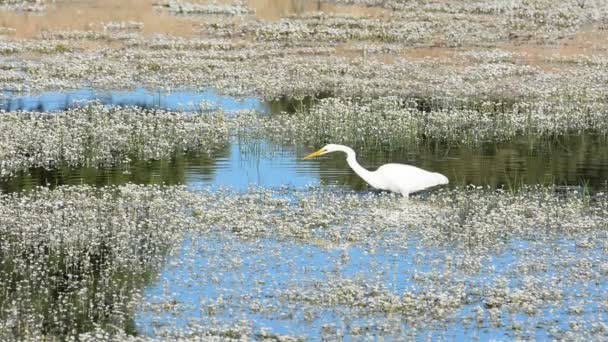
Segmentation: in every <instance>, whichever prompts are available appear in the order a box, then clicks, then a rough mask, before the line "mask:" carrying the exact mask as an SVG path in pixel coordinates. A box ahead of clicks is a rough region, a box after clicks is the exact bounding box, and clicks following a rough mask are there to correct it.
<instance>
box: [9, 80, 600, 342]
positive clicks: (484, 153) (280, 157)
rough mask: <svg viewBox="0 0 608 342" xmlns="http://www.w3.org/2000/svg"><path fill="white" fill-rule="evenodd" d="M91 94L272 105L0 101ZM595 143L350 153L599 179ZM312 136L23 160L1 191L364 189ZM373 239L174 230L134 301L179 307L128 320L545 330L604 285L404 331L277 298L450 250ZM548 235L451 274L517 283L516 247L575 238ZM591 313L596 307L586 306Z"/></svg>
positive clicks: (564, 244) (399, 289)
mask: <svg viewBox="0 0 608 342" xmlns="http://www.w3.org/2000/svg"><path fill="white" fill-rule="evenodd" d="M93 100H95V101H100V102H102V103H105V104H108V105H130V106H140V107H146V108H149V107H160V108H165V109H170V110H196V109H197V108H199V103H200V102H201V101H206V102H207V103H209V104H210V105H211V106H212V107H217V108H220V109H223V110H225V111H232V110H238V109H255V110H259V111H267V112H270V115H272V110H270V109H269V108H272V105H271V104H268V103H264V102H262V101H261V100H259V99H255V98H252V99H247V100H244V101H241V100H238V99H232V98H228V97H222V96H219V95H217V94H216V93H213V92H211V91H209V92H203V93H197V92H177V93H173V95H164V94H162V93H158V96H156V95H155V93H151V92H149V91H146V90H144V89H139V90H136V91H131V92H96V91H88V90H87V91H79V92H74V93H69V94H68V93H56V92H55V93H48V94H43V95H40V96H38V97H35V96H34V97H21V98H17V99H15V98H9V99H5V100H3V101H1V102H0V108H5V110H17V109H20V110H40V111H57V110H62V109H65V108H68V107H70V106H73V105H79V104H81V103H82V102H87V101H93ZM604 146H605V140H604V139H602V138H601V137H598V136H594V135H591V134H585V135H576V136H566V137H560V138H553V139H551V140H547V141H541V142H530V141H527V140H526V139H521V140H517V141H512V142H505V143H485V144H482V145H480V146H476V147H470V146H460V147H453V146H452V147H449V146H445V145H442V144H441V143H428V144H424V146H418V147H412V148H411V149H408V150H400V151H390V152H389V151H386V150H383V149H381V148H368V149H364V150H362V151H359V152H360V153H359V160H360V161H361V163H362V164H363V165H364V166H367V167H370V168H375V167H377V166H379V165H381V164H384V163H387V162H389V161H390V162H404V163H410V164H413V165H416V166H419V167H423V168H426V169H429V170H433V171H438V172H442V173H444V174H446V175H447V176H448V177H449V178H450V180H451V183H452V184H457V185H460V184H467V183H472V184H476V185H485V186H490V187H499V186H502V185H506V186H511V185H513V186H517V185H518V184H522V183H523V184H536V183H549V184H557V185H569V186H583V185H589V186H590V187H592V188H596V189H605V188H606V187H607V185H606V182H607V180H608V152H607V151H606V149H605V147H604ZM317 147H318V146H317ZM312 149H313V147H309V146H306V147H295V146H282V145H279V144H275V143H273V142H271V140H266V139H261V140H249V141H240V140H237V139H232V140H231V141H230V144H229V145H228V146H227V147H226V148H225V149H224V150H222V151H220V152H218V153H216V154H215V155H212V156H206V155H197V154H196V153H188V154H180V155H175V156H174V157H173V158H170V159H166V160H156V161H134V162H133V163H132V164H131V165H130V166H129V167H128V168H125V167H121V166H117V167H108V168H84V167H83V168H70V167H67V166H66V167H61V168H57V169H55V170H42V169H32V170H29V172H23V173H22V174H20V175H19V176H17V177H13V178H11V179H5V180H2V181H1V182H0V188H1V189H2V191H4V192H11V191H18V190H22V189H28V188H31V187H32V186H34V185H49V186H51V187H52V186H58V185H61V184H81V183H85V184H96V185H99V186H102V185H110V184H124V183H127V182H135V183H141V184H148V183H166V184H186V185H187V186H188V187H190V188H192V189H196V188H204V187H209V186H210V187H212V188H220V187H228V188H234V189H238V190H244V189H246V188H247V187H248V186H250V185H257V186H261V187H267V188H273V187H283V186H289V187H304V186H308V185H318V184H331V185H334V186H335V185H337V186H340V187H347V188H352V189H356V190H361V189H365V184H364V183H363V182H362V181H361V180H360V179H358V177H357V176H356V175H355V174H353V173H352V172H351V171H350V169H349V168H348V166H347V165H346V162H345V161H344V158H343V156H341V155H330V156H328V157H325V158H319V159H318V160H312V161H302V160H301V157H302V156H303V155H305V154H306V153H307V152H309V151H310V150H312ZM375 240H377V241H379V243H380V244H383V243H384V242H387V243H386V245H383V246H381V247H382V248H375V249H370V248H369V246H367V245H365V244H353V245H344V246H336V247H335V248H324V247H319V246H316V245H314V244H305V243H301V242H295V241H280V240H273V239H260V240H252V241H248V240H242V239H241V238H238V237H236V236H230V235H225V234H223V235H221V236H216V237H213V236H211V237H209V236H207V237H204V238H199V237H196V236H192V237H190V238H189V239H187V240H186V241H184V244H183V245H182V247H181V251H180V253H179V254H178V255H176V256H174V257H171V258H169V259H168V262H167V266H166V267H165V269H164V270H162V272H161V273H160V276H159V279H158V281H157V282H156V283H155V284H154V285H153V286H150V287H149V288H147V289H146V290H145V294H144V302H145V305H148V306H154V305H162V303H166V302H174V303H178V304H179V306H180V308H179V310H177V311H169V312H167V311H164V310H161V311H154V310H140V311H137V312H135V321H136V323H137V326H138V329H139V331H140V332H141V333H142V334H144V335H155V334H157V333H160V332H162V330H163V329H168V330H173V331H175V330H180V329H184V328H185V327H187V326H190V325H191V324H199V325H203V326H204V325H205V324H207V325H208V324H209V322H212V323H211V324H228V325H233V324H238V322H239V320H246V321H248V322H251V323H252V324H253V327H252V329H253V331H260V330H262V329H267V330H269V331H271V332H273V333H277V334H290V335H295V336H308V337H309V338H312V339H320V338H323V337H327V336H325V335H324V331H327V328H326V327H327V326H334V327H337V329H338V330H339V331H341V332H342V334H343V335H342V336H349V337H351V338H357V335H356V334H359V333H360V332H361V331H363V332H365V331H368V332H370V333H371V334H372V335H377V334H381V333H383V332H382V329H385V328H386V327H389V328H391V329H397V331H400V332H401V335H403V334H405V335H408V334H409V335H408V336H410V337H422V336H433V337H436V338H449V339H469V338H473V337H477V338H483V339H486V338H498V339H501V338H514V337H523V338H538V339H545V338H550V335H548V332H547V330H546V329H544V328H543V326H545V325H552V326H554V327H556V328H557V329H561V330H564V331H565V330H567V329H568V324H569V323H570V322H568V321H567V320H568V319H569V318H570V315H569V313H568V312H567V310H568V307H569V305H570V304H571V303H570V302H571V301H576V300H577V298H579V297H578V294H579V293H584V296H586V298H599V299H601V298H602V295H601V294H602V293H605V292H606V291H607V290H608V288H606V284H596V283H594V282H586V283H585V282H581V283H577V284H567V283H564V285H563V288H562V289H560V290H561V291H562V293H563V294H564V297H565V300H564V302H563V303H561V304H560V305H558V306H555V307H551V308H543V309H542V311H541V314H539V315H535V316H534V315H533V316H528V315H523V314H519V313H517V314H513V315H509V316H507V317H503V318H501V321H502V323H501V325H500V326H492V325H490V324H489V323H488V320H487V319H485V320H484V323H480V324H473V325H465V324H463V323H462V322H463V321H464V320H467V319H473V320H474V317H475V313H474V312H475V310H476V308H477V307H478V306H483V303H479V302H475V300H474V298H472V299H471V302H470V303H469V304H467V305H465V306H463V307H462V308H461V310H460V311H458V312H456V313H455V314H454V315H453V316H451V317H450V318H449V319H448V321H447V322H448V323H447V325H443V326H433V325H429V326H428V327H425V328H422V329H421V328H420V327H418V330H413V332H412V333H411V334H410V333H406V332H407V331H408V329H410V328H411V326H409V323H407V322H405V321H400V318H399V316H396V317H395V316H394V315H386V314H382V313H378V314H373V315H359V314H357V313H356V310H354V311H353V309H352V308H350V309H349V308H345V310H346V311H345V312H346V314H343V313H341V310H337V309H336V307H333V306H327V307H323V306H321V307H318V306H316V307H315V306H311V305H307V304H306V303H301V302H300V303H286V302H285V301H283V300H282V299H281V296H280V295H281V293H283V292H284V291H286V290H289V289H293V288H298V286H302V285H304V286H312V285H311V284H313V283H318V284H325V283H328V282H331V281H336V280H346V281H355V282H356V281H363V282H364V283H369V284H379V285H381V286H382V287H383V288H384V289H386V290H387V291H388V292H389V293H391V294H393V295H396V296H399V295H401V294H402V293H403V292H404V291H412V292H415V291H416V288H417V283H416V281H415V278H416V275H417V274H418V275H419V274H424V273H426V272H431V271H437V272H438V273H439V274H441V273H442V272H444V271H445V270H446V267H448V266H445V265H443V264H441V263H440V262H439V261H441V260H446V257H447V256H454V255H455V254H454V253H458V251H456V250H452V249H449V248H445V249H439V250H438V249H433V248H428V247H425V246H420V245H418V243H417V242H418V240H417V239H416V237H414V236H413V237H412V238H411V239H410V240H409V244H408V245H405V246H395V245H393V244H390V243H388V241H390V237H384V238H383V237H377V238H375ZM383 241H384V242H383ZM554 244H556V245H558V247H559V248H557V247H555V246H553V245H551V244H547V245H544V246H543V245H539V244H534V243H532V242H530V241H513V242H511V243H510V245H509V246H510V247H509V248H507V250H506V251H504V252H502V253H491V254H490V255H489V256H488V257H487V258H485V259H483V260H482V263H481V267H480V271H479V273H477V274H473V275H467V276H466V277H464V278H458V279H460V280H462V281H464V282H465V283H466V284H467V286H470V287H475V286H477V287H480V288H483V287H484V286H488V287H491V286H492V285H493V283H494V282H496V281H497V279H498V278H501V277H504V278H507V279H511V280H512V282H511V283H510V284H509V285H508V287H509V288H510V289H513V290H515V289H518V288H521V285H522V284H521V279H517V277H515V275H516V274H517V272H518V271H517V267H518V259H519V258H520V257H522V256H525V257H529V256H530V255H534V254H535V253H536V254H538V255H539V257H542V256H546V255H554V258H555V260H549V261H547V264H548V265H549V267H552V266H551V265H553V264H555V265H559V264H560V260H559V256H558V255H556V254H555V253H553V252H552V248H554V247H555V248H557V249H558V250H559V249H564V248H570V247H571V246H574V242H572V241H569V240H567V239H564V240H563V241H561V242H560V241H557V242H554ZM543 248H544V249H543ZM573 253H574V254H576V253H577V252H576V251H574V252H573ZM604 254H605V252H604V251H602V250H600V249H597V250H596V249H592V250H590V251H585V252H581V254H580V255H581V257H584V258H587V259H597V258H600V259H601V258H603V257H604ZM416 258H417V259H416ZM545 261H546V260H545ZM438 265H439V266H438ZM437 267H439V268H442V267H443V269H438V268H437ZM497 270H498V271H497ZM561 271H562V270H560V269H559V266H556V269H555V271H553V270H551V269H549V270H548V271H546V272H544V273H543V275H542V276H544V277H547V281H549V280H550V279H549V278H551V277H559V276H561V275H560V273H559V272H561ZM313 287H314V286H313ZM573 304H576V303H573ZM145 305H144V306H145ZM351 314H352V315H351ZM598 315H600V316H601V317H600V318H598V317H599V316H598ZM604 316H605V313H604V312H603V311H602V310H601V309H600V308H599V307H598V305H596V304H593V303H586V304H585V306H584V307H583V311H582V314H580V315H579V317H580V318H581V319H593V320H597V321H606V317H604ZM395 322H397V323H395ZM513 326H523V327H524V329H526V331H524V332H523V333H522V332H518V331H515V330H513V329H512V327H513ZM539 327H540V328H539ZM366 329H367V330H366ZM370 329H371V330H370ZM374 329H378V330H377V331H375V330H374ZM356 331H358V333H355V332H356ZM398 335H399V334H398Z"/></svg>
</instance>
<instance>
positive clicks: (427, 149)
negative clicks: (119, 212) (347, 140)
mask: <svg viewBox="0 0 608 342" xmlns="http://www.w3.org/2000/svg"><path fill="white" fill-rule="evenodd" d="M12 95H13V94H11V93H6V92H5V93H4V94H3V97H0V109H4V111H17V110H28V111H42V112H55V111H60V110H65V109H67V108H71V107H75V106H82V105H86V104H87V103H91V102H92V101H95V102H100V103H102V104H105V105H111V106H136V107H142V108H162V109H167V110H180V111H181V110H185V111H198V110H213V109H221V110H223V111H225V112H227V113H230V112H234V111H238V110H256V111H258V112H262V113H267V114H268V115H272V114H273V113H277V112H281V111H290V110H293V108H294V107H296V106H311V105H314V99H310V98H305V99H304V100H302V101H295V100H292V99H282V100H278V101H272V102H265V101H263V100H261V99H258V98H255V97H251V98H245V99H237V98H232V97H229V96H222V95H219V94H217V93H216V92H214V91H213V90H205V91H199V92H197V91H173V92H163V91H149V90H146V89H143V88H142V89H136V90H132V91H95V90H90V89H89V90H87V89H84V90H78V91H72V92H49V93H43V94H40V95H36V96H12ZM322 96H327V94H322ZM270 138H272V137H270ZM323 143H324V142H318V143H317V146H293V145H283V144H277V143H273V142H272V140H271V139H269V140H266V139H256V140H251V139H238V138H233V139H231V141H230V145H229V146H228V147H227V148H225V149H224V150H222V151H220V152H219V153H216V154H215V155H212V156H206V155H198V154H196V153H187V154H179V155H174V156H173V157H172V158H169V159H164V160H155V161H137V160H136V161H134V162H133V163H132V164H131V165H130V166H129V167H128V168H125V167H105V168H93V167H82V168H71V167H67V166H66V167H62V168H58V169H54V170H45V169H41V168H39V169H31V170H30V171H29V172H22V173H20V174H19V176H18V177H13V178H10V179H3V180H1V181H0V189H1V190H2V191H3V192H10V191H16V190H20V189H27V188H31V187H32V186H35V185H49V186H58V185H63V184H97V185H100V186H101V185H112V184H124V183H126V182H135V183H138V184H152V183H153V184H160V183H165V184H185V185H188V186H190V187H193V188H201V187H206V186H211V187H214V188H219V187H224V188H234V189H238V190H243V189H246V188H247V187H249V186H262V187H280V186H291V187H303V186H308V185H318V184H319V183H322V184H329V185H339V186H346V187H349V188H353V189H356V190H363V189H366V188H367V187H366V185H365V183H364V182H363V181H362V180H361V179H360V178H359V177H358V176H357V175H355V174H354V173H353V172H352V171H351V170H350V168H349V167H348V165H347V164H346V161H345V160H344V157H343V156H342V155H341V154H334V155H329V156H325V157H322V158H318V159H316V160H311V161H302V160H301V158H302V157H303V156H304V155H305V154H307V153H309V152H311V151H312V150H313V149H315V148H318V147H320V146H322V145H323ZM334 143H338V142H334ZM606 143H607V139H606V137H605V136H603V135H594V134H590V133H586V134H579V135H571V136H561V137H552V138H544V139H539V140H531V138H529V137H527V138H523V137H522V138H517V139H514V140H513V141H509V142H498V143H496V142H486V143H481V144H480V145H478V146H468V145H464V146H454V145H446V144H444V143H442V142H437V141H427V142H425V143H423V144H418V145H416V146H411V147H409V148H401V149H398V150H386V149H384V148H383V147H381V146H375V147H368V148H364V149H361V150H359V151H357V152H358V159H359V162H360V163H361V164H362V165H363V166H365V167H367V168H370V169H375V168H377V167H379V166H380V165H382V164H385V163H389V162H398V163H405V164H411V165H415V166H418V167H421V168H424V169H428V170H433V171H437V172H441V173H443V174H445V175H446V176H447V177H448V178H449V179H450V182H451V184H452V185H466V184H474V185H482V186H486V185H487V186H490V187H494V188H497V187H501V186H504V187H507V188H517V187H519V186H520V185H522V184H539V183H540V184H546V185H549V184H555V185H559V186H573V187H585V186H588V187H589V188H591V189H592V190H594V189H595V190H601V189H606V188H607V187H608V181H607V180H608V151H607V150H606V149H605V148H604V146H605V145H606Z"/></svg>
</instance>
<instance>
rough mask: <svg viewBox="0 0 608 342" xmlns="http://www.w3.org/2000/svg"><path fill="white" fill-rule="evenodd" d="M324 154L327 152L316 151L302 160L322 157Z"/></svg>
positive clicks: (322, 150)
mask: <svg viewBox="0 0 608 342" xmlns="http://www.w3.org/2000/svg"><path fill="white" fill-rule="evenodd" d="M325 153H327V150H325V149H320V150H318V151H316V152H313V153H311V154H309V155H307V156H306V157H304V160H307V159H311V158H314V157H318V156H322V155H324V154H325Z"/></svg>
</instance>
